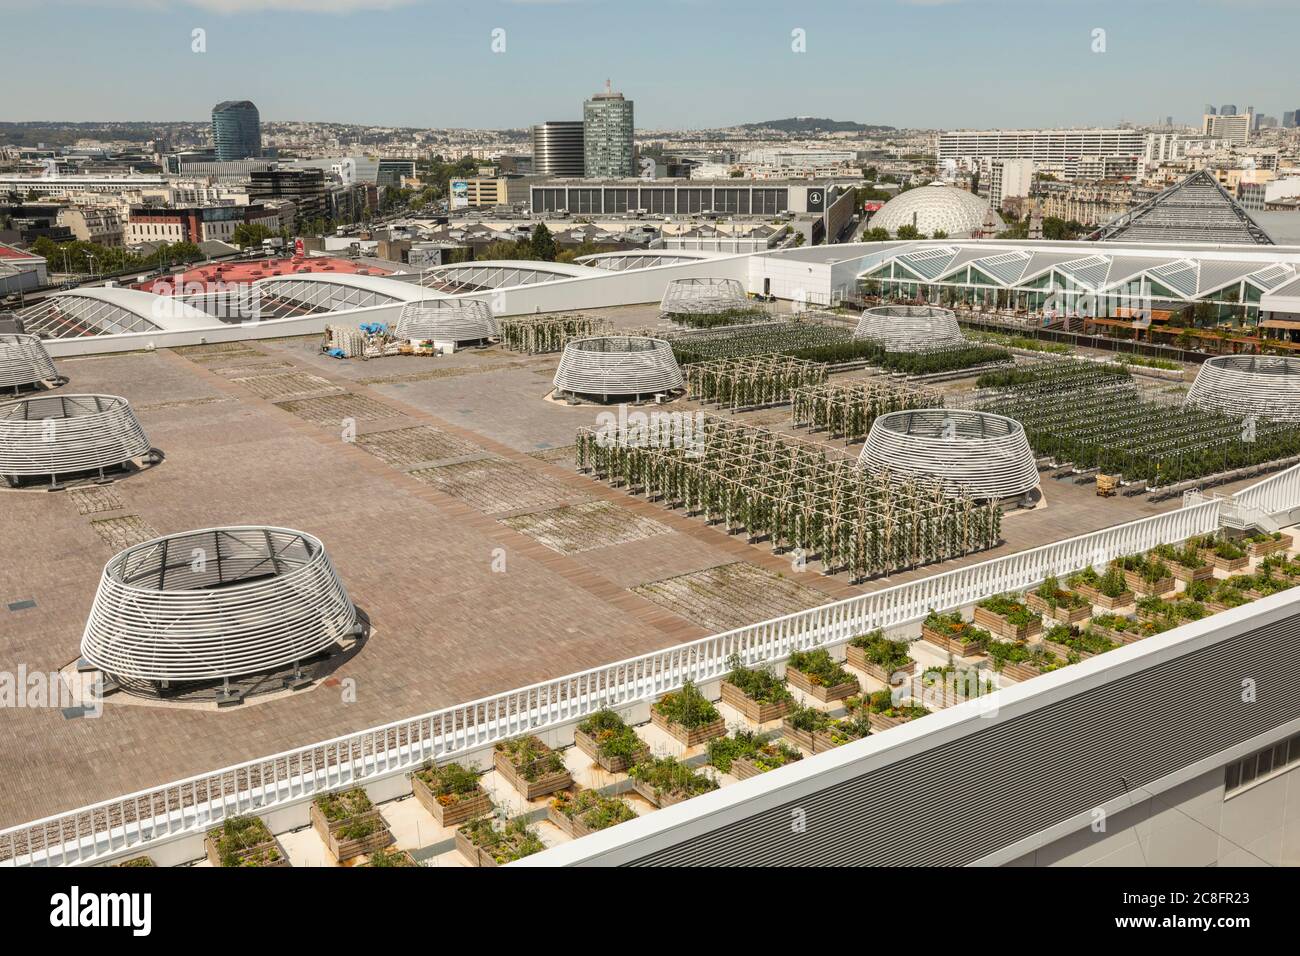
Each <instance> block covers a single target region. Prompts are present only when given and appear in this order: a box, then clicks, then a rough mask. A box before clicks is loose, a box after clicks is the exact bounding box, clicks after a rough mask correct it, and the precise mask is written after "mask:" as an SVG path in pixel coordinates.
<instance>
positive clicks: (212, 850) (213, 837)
mask: <svg viewBox="0 0 1300 956" xmlns="http://www.w3.org/2000/svg"><path fill="white" fill-rule="evenodd" d="M204 843H205V844H206V846H207V851H208V860H209V861H211V863H212V865H213V866H288V865H289V862H288V861H287V860H286V859H285V858H284V853H283V851H282V850H281V849H280V845H279V843H277V842H276V839H275V836H274V835H272V833H271V831H270V829H269V828H268V827H267V825H266V822H265V821H264V820H262V818H261V817H257V816H245V817H231V818H230V819H229V820H226V821H225V822H224V823H222V824H221V826H220V827H218V828H217V829H215V830H209V831H208V834H207V839H206V840H204Z"/></svg>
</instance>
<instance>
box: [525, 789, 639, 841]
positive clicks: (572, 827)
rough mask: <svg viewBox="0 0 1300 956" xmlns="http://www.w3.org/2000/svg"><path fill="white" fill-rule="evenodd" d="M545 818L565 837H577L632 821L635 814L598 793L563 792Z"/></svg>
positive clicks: (594, 791)
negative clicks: (563, 833)
mask: <svg viewBox="0 0 1300 956" xmlns="http://www.w3.org/2000/svg"><path fill="white" fill-rule="evenodd" d="M547 817H548V818H549V819H550V821H551V822H552V823H554V824H555V825H556V826H557V827H559V828H560V829H561V830H563V831H564V832H565V833H567V834H568V835H569V836H571V837H580V836H586V835H587V834H588V833H593V832H595V831H596V830H606V829H608V828H609V827H612V826H614V825H615V824H618V823H625V822H627V821H628V820H633V819H635V818H636V811H635V810H633V809H632V808H631V807H630V806H628V805H627V802H626V801H624V800H620V799H619V798H618V797H607V796H605V795H604V794H602V793H601V792H600V791H599V790H580V791H578V792H577V793H570V792H568V791H565V792H563V793H560V794H557V795H556V796H555V798H554V799H552V800H551V803H550V805H549V807H548V808H547Z"/></svg>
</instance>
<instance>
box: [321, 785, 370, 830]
mask: <svg viewBox="0 0 1300 956" xmlns="http://www.w3.org/2000/svg"><path fill="white" fill-rule="evenodd" d="M312 803H314V804H315V805H316V808H317V809H318V810H319V811H320V813H321V816H323V817H324V818H325V820H326V821H327V822H329V823H342V822H343V821H345V820H349V819H351V818H352V817H355V816H360V815H361V814H363V813H365V812H366V811H367V810H371V809H373V808H374V804H372V803H371V802H370V797H368V796H367V795H366V791H365V790H363V789H362V788H361V787H353V788H352V789H351V790H344V791H341V792H338V793H326V794H322V795H321V796H319V797H317V798H316V799H315V800H313V801H312Z"/></svg>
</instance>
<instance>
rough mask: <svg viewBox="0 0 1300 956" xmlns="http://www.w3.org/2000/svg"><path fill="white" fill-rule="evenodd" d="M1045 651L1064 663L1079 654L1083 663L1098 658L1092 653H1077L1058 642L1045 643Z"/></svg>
mask: <svg viewBox="0 0 1300 956" xmlns="http://www.w3.org/2000/svg"><path fill="white" fill-rule="evenodd" d="M1106 633H1107V634H1109V633H1110V632H1109V631H1107V632H1106ZM1043 650H1045V651H1050V652H1051V653H1053V654H1055V655H1056V656H1057V657H1059V658H1060V659H1061V660H1063V661H1068V660H1069V659H1070V655H1071V654H1078V655H1079V660H1081V661H1086V660H1087V659H1088V658H1090V657H1096V656H1097V655H1096V654H1094V653H1092V652H1091V651H1076V650H1075V649H1074V648H1072V647H1066V646H1065V645H1064V644H1058V643H1056V641H1043Z"/></svg>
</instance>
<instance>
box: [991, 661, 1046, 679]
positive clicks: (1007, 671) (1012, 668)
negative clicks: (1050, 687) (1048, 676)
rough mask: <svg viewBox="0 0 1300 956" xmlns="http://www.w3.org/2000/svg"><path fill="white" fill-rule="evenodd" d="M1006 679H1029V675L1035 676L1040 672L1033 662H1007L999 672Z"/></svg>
mask: <svg viewBox="0 0 1300 956" xmlns="http://www.w3.org/2000/svg"><path fill="white" fill-rule="evenodd" d="M999 673H1001V674H1002V676H1003V677H1004V678H1005V679H1007V680H1014V681H1022V680H1029V679H1030V678H1031V677H1037V676H1038V675H1039V674H1041V673H1042V671H1041V670H1039V669H1038V668H1037V667H1035V666H1034V665H1033V664H1026V663H1024V662H1020V663H1017V664H1007V665H1005V666H1004V667H1003V668H1002V670H1001V671H1000V672H999Z"/></svg>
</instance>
